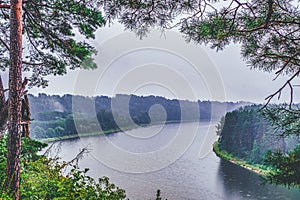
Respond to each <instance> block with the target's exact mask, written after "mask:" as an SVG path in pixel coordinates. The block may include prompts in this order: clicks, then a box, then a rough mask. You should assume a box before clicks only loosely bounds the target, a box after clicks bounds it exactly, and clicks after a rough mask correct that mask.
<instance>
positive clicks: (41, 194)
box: [0, 138, 126, 200]
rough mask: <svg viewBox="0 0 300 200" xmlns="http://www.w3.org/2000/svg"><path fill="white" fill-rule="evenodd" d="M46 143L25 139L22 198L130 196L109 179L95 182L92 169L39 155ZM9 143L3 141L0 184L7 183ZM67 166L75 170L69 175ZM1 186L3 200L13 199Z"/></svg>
mask: <svg viewBox="0 0 300 200" xmlns="http://www.w3.org/2000/svg"><path fill="white" fill-rule="evenodd" d="M45 146H46V144H44V143H41V142H38V141H34V140H31V139H30V138H23V140H22V152H21V155H22V159H21V168H22V172H21V183H20V184H21V197H22V199H36V200H39V199H45V200H46V199H49V200H50V199H57V200H58V199H66V200H67V199H95V200H96V199H97V200H98V199H103V200H104V199H105V200H118V199H124V198H125V197H126V195H125V191H124V190H123V189H120V188H118V187H117V186H115V185H114V184H112V183H110V182H109V179H108V178H107V177H102V178H99V179H98V181H95V180H94V179H93V178H91V177H90V176H88V175H87V172H88V169H84V170H80V169H79V168H78V167H77V166H76V165H73V164H72V163H67V162H60V161H59V160H58V159H57V158H55V159H53V158H52V159H51V158H50V159H49V158H46V157H45V156H42V155H38V151H40V150H41V149H42V148H44V147H45ZM6 152H7V150H6V141H5V139H1V140H0V185H1V186H3V182H4V180H5V162H6ZM67 167H71V170H70V172H69V173H67V174H66V175H63V174H65V170H66V168H67ZM1 188H2V187H0V191H2V193H1V194H0V198H1V199H10V198H9V196H8V195H7V194H6V193H4V192H3V189H2V190H1Z"/></svg>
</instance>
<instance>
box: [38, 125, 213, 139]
mask: <svg viewBox="0 0 300 200" xmlns="http://www.w3.org/2000/svg"><path fill="white" fill-rule="evenodd" d="M208 121H209V120H207V121H197V120H186V121H166V122H163V123H153V124H150V125H141V126H138V125H135V126H131V127H126V128H122V129H111V130H106V131H101V132H100V131H99V132H90V133H80V134H74V135H66V136H62V137H53V138H36V140H38V141H41V142H45V143H48V142H55V141H59V140H69V139H76V138H81V137H90V136H97V135H105V134H114V133H118V132H122V131H128V130H132V129H137V128H144V127H150V126H156V125H161V124H175V123H191V122H208ZM211 121H215V120H211Z"/></svg>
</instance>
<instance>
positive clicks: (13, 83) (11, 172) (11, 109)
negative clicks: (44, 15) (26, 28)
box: [4, 0, 22, 199]
mask: <svg viewBox="0 0 300 200" xmlns="http://www.w3.org/2000/svg"><path fill="white" fill-rule="evenodd" d="M9 39H10V48H9V49H10V51H9V57H10V65H9V99H8V121H9V124H8V132H9V135H8V141H7V152H8V153H7V163H6V180H5V184H4V185H5V187H7V188H9V193H10V194H12V195H13V196H14V198H15V199H20V152H21V103H22V99H21V98H22V94H21V93H22V0H11V1H10V38H9Z"/></svg>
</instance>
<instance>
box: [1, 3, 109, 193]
mask: <svg viewBox="0 0 300 200" xmlns="http://www.w3.org/2000/svg"><path fill="white" fill-rule="evenodd" d="M104 23H105V21H104V19H103V17H102V15H101V12H100V11H99V9H98V6H97V4H96V3H95V2H94V1H92V0H47V1H43V0H32V1H22V0H11V1H10V2H7V1H1V2H0V25H1V26H0V53H1V55H2V56H1V57H0V68H1V69H2V70H5V69H6V68H9V90H8V91H9V97H8V101H7V100H5V95H4V92H5V90H4V88H3V84H2V80H1V79H0V90H1V91H0V103H1V105H0V108H1V110H0V111H1V121H0V122H1V124H0V125H3V126H1V129H5V124H6V117H5V116H7V115H8V143H7V146H8V154H7V166H6V174H7V179H6V181H5V186H6V187H7V189H8V191H9V193H10V194H11V195H12V196H13V198H14V199H19V198H20V194H19V187H20V148H21V140H20V137H21V134H20V130H21V102H22V96H23V94H24V90H25V87H26V84H27V79H25V80H24V81H23V82H22V71H30V72H31V77H30V78H29V85H30V86H33V85H37V86H46V85H47V80H45V77H46V76H47V75H50V74H54V75H63V74H65V73H66V70H67V68H68V67H69V68H70V69H75V68H78V67H81V68H95V67H96V64H95V63H94V62H93V59H92V58H91V55H92V54H93V53H96V52H95V50H94V48H93V47H92V46H91V45H89V44H88V43H87V42H85V41H77V40H76V38H75V33H77V35H83V36H85V38H86V39H88V38H94V32H95V31H96V29H97V28H98V27H101V26H102V25H104ZM7 30H10V31H9V33H8V31H7ZM22 36H24V37H23V38H22ZM22 41H23V42H24V41H25V44H26V45H23V46H22ZM23 49H26V51H24V52H23ZM1 131H3V130H1Z"/></svg>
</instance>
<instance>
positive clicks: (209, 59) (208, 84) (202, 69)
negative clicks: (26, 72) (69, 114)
mask: <svg viewBox="0 0 300 200" xmlns="http://www.w3.org/2000/svg"><path fill="white" fill-rule="evenodd" d="M91 42H92V43H93V45H95V47H96V48H97V51H98V54H97V56H95V60H96V62H97V65H98V69H96V70H89V71H87V70H76V71H70V72H69V73H68V74H67V75H65V76H62V77H50V78H49V79H50V82H49V86H48V87H47V88H45V89H41V88H33V89H31V90H30V92H31V93H33V94H37V93H42V92H43V93H47V94H58V95H63V94H65V93H69V94H80V95H88V96H95V95H108V96H113V95H115V94H117V93H134V94H138V95H150V94H154V95H159V96H165V97H167V98H179V99H190V100H196V99H200V100H219V101H241V100H244V101H252V102H264V99H265V97H267V96H268V95H270V94H271V93H273V92H275V91H276V90H277V89H278V88H280V86H281V85H282V84H283V83H284V78H280V79H278V80H276V81H272V79H273V78H274V77H275V76H274V74H269V73H265V72H262V71H258V70H250V67H249V66H247V65H246V63H245V62H244V61H243V60H242V59H241V56H240V53H239V46H238V45H230V46H229V47H227V48H226V49H225V50H223V51H220V52H215V50H211V49H210V48H209V47H205V46H203V45H201V46H200V45H197V44H194V43H186V41H185V40H184V38H183V37H182V35H181V34H179V33H177V32H174V31H167V32H165V33H164V34H162V33H161V32H159V31H155V30H154V31H152V32H151V33H150V34H149V35H148V37H147V38H144V39H143V40H140V39H139V38H137V37H136V36H135V35H134V34H133V33H130V32H125V31H124V30H123V27H121V26H120V25H113V26H111V27H106V28H102V29H100V30H99V31H97V34H96V39H95V40H94V41H91ZM299 89H300V88H299ZM299 89H297V88H296V89H295V93H296V94H297V90H299ZM287 92H288V91H287ZM282 96H283V97H282V98H281V101H288V97H289V95H288V93H286V94H283V95H282ZM274 100H275V99H274ZM274 102H275V101H274Z"/></svg>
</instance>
